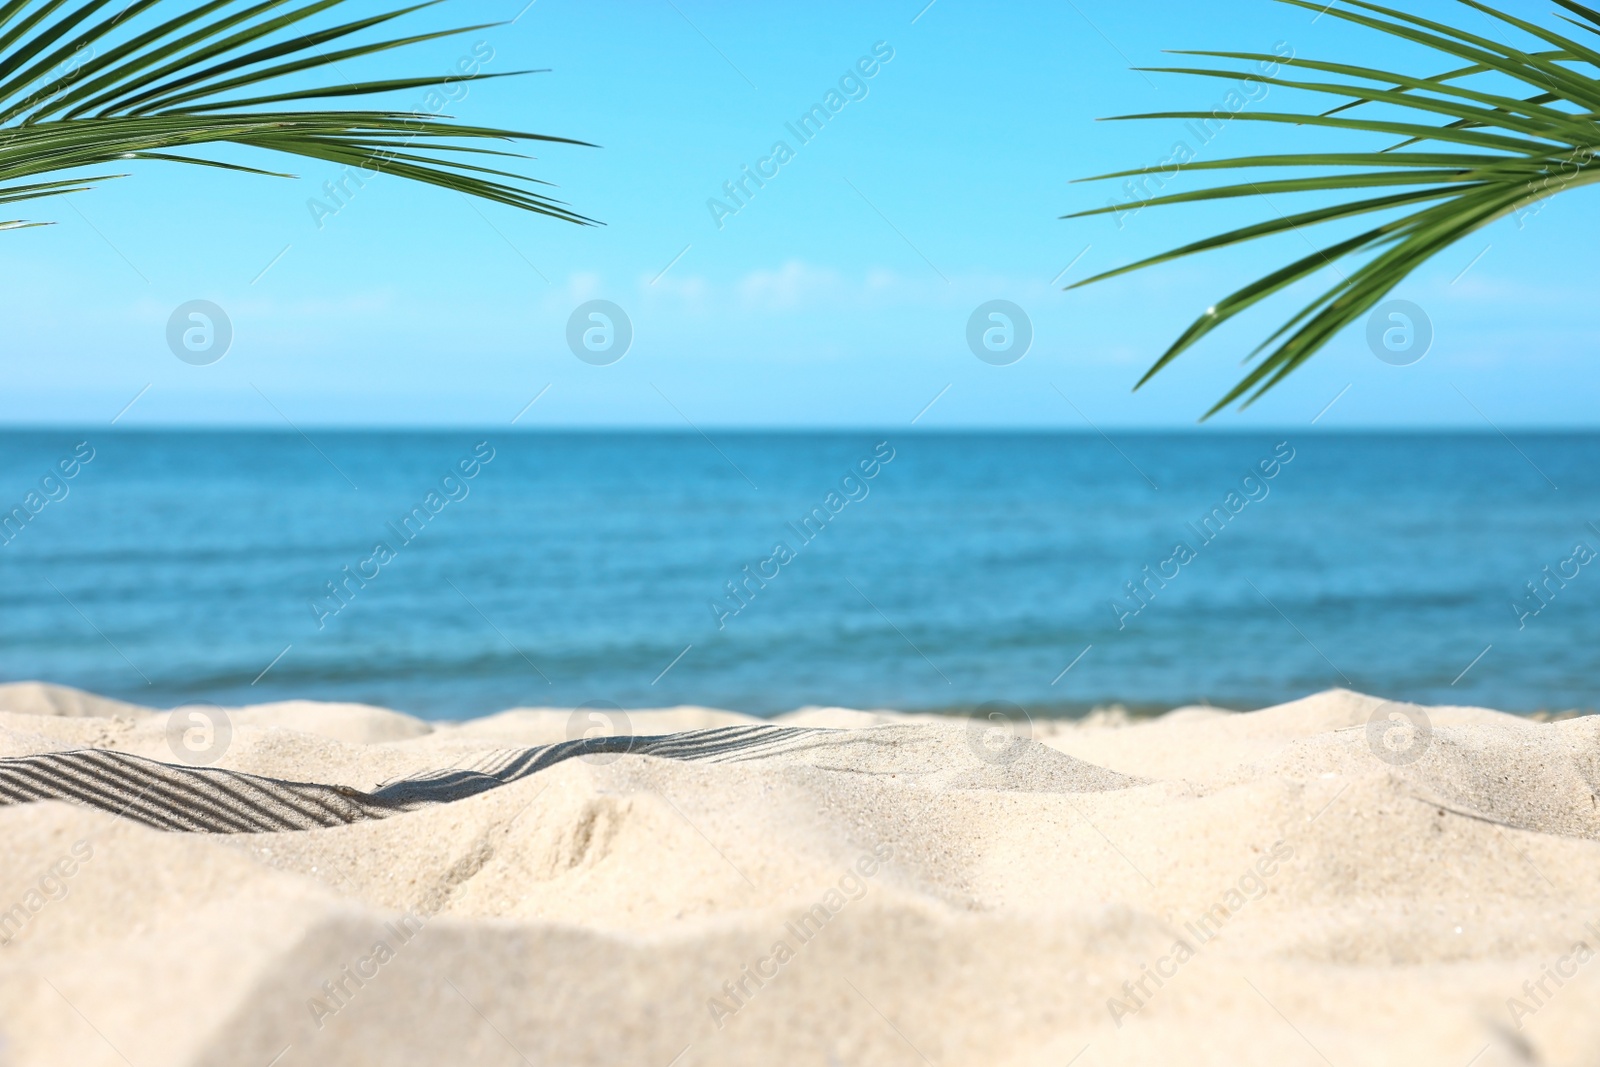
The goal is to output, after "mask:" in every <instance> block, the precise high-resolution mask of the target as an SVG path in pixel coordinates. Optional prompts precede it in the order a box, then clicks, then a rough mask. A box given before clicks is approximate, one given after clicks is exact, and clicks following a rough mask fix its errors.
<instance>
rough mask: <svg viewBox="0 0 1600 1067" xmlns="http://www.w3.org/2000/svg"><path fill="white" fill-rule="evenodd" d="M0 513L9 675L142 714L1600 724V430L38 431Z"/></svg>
mask: <svg viewBox="0 0 1600 1067" xmlns="http://www.w3.org/2000/svg"><path fill="white" fill-rule="evenodd" d="M75 450H76V451H75ZM90 452H92V458H89V459H88V461H87V462H83V461H82V457H84V456H86V455H88V454H89V453H90ZM485 459H487V462H485V461H484V460H485ZM68 470H70V471H71V472H72V476H71V477H70V478H68V477H65V476H64V475H65V472H66V471H68ZM469 472H470V475H471V476H470V477H468V476H467V475H468V473H469ZM1269 473H1270V476H1269ZM430 493H431V494H433V495H432V496H430ZM30 494H32V495H30ZM0 508H3V509H4V510H5V511H6V512H8V513H10V515H11V518H10V519H9V521H8V522H7V523H6V525H5V527H4V532H3V534H0V539H3V540H4V541H5V543H4V544H3V545H0V677H3V678H4V679H5V680H19V679H34V678H37V679H44V680H48V681H53V682H59V683H64V684H68V685H74V686H79V687H82V688H85V689H89V690H93V691H95V692H99V693H105V694H109V695H114V696H117V697H121V698H124V699H128V700H134V701H138V702H141V703H147V704H155V705H161V706H166V705H171V704H175V703H178V702H183V701H196V700H206V701H215V702H219V703H225V704H236V703H243V702H255V701H263V700H272V699H282V698H288V697H312V698H319V699H325V700H353V701H365V702H370V703H374V704H381V705H386V706H390V707H395V708H400V709H402V710H406V711H409V712H412V713H415V714H420V715H424V716H430V717H442V718H457V717H465V716H471V715H478V714H485V713H489V712H492V711H496V710H499V709H501V708H504V707H508V706H512V705H518V704H523V705H529V704H540V705H560V706H573V705H577V704H581V703H584V702H587V701H610V702H614V703H616V704H620V705H622V706H623V707H644V706H662V705H669V704H676V703H699V704H708V705H713V706H720V707H726V708H734V709H740V710H745V711H750V712H755V713H774V712H779V711H783V710H788V709H791V708H795V707H798V706H801V705H805V704H842V705H848V706H856V707H895V708H906V709H951V710H954V709H970V708H972V707H974V706H977V705H980V704H983V703H985V702H987V701H991V700H1007V701H1013V702H1016V703H1018V704H1021V705H1022V706H1023V707H1025V708H1027V709H1028V710H1029V711H1030V712H1031V713H1033V714H1035V715H1049V714H1072V713H1076V712H1081V711H1083V710H1085V709H1087V708H1089V707H1091V706H1094V705H1097V704H1106V703H1111V702H1118V703H1122V704H1125V705H1127V706H1129V707H1131V708H1135V709H1156V708H1164V707H1170V706H1173V705H1176V704H1182V703H1188V702H1196V701H1207V702H1211V703H1215V704H1219V705H1224V706H1231V707H1252V706H1261V705H1265V704H1268V703H1273V702H1277V701H1282V700H1286V699H1290V698H1293V697H1296V696H1300V695H1302V694H1305V693H1308V692H1311V691H1315V690H1319V689H1323V688H1327V687H1330V686H1340V685H1345V686H1350V687H1353V688H1356V689H1361V690H1364V691H1368V692H1373V693H1378V694H1381V695H1385V696H1389V697H1394V698H1404V699H1410V700H1417V701H1423V702H1432V703H1443V702H1450V703H1475V704H1485V705H1490V706H1494V707H1500V708H1505V709H1510V710H1522V711H1534V710H1538V709H1564V708H1569V707H1579V708H1591V707H1594V706H1595V705H1596V704H1597V703H1600V701H1597V700H1596V696H1595V691H1596V679H1597V678H1600V670H1597V668H1600V651H1597V649H1596V644H1595V639H1596V636H1597V635H1600V567H1596V566H1589V565H1588V563H1589V561H1590V555H1591V552H1592V550H1594V549H1600V531H1597V530H1596V528H1595V527H1594V526H1592V525H1590V523H1591V522H1600V435H1593V434H1519V435H1515V440H1514V441H1513V440H1508V439H1507V438H1503V437H1501V436H1499V435H1497V434H1483V435H1476V434H1455V435H1438V434H1393V435H1378V434H1337V433H1309V432H1290V433H1281V434H1275V435H1255V434H1237V435H1228V434H1215V433H1191V434H1138V433H1116V434H1113V435H1111V437H1110V438H1109V439H1108V438H1102V437H1101V436H1099V435H1098V434H1081V435H1080V434H1021V433H1019V434H1003V433H985V434H934V433H901V432H887V433H872V432H859V433H856V432H841V433H808V434H763V433H733V432H716V433H713V434H711V435H710V436H709V437H702V436H700V435H699V434H694V433H686V434H654V433H542V432H541V433H532V432H527V433H511V432H502V431H489V432H480V433H472V432H465V431H463V432H436V433H435V432H430V433H414V432H403V433H402V432H393V433H389V432H333V431H313V432H311V433H310V434H309V436H301V435H299V434H296V433H281V434H280V433H241V432H131V431H126V432H111V431H109V430H84V431H77V432H71V431H65V430H61V431H57V430H48V431H45V430H41V431H28V432H9V433H4V434H0ZM16 508H21V513H20V516H26V518H25V519H24V518H23V517H20V516H19V513H17V512H16V511H14V510H13V509H16ZM35 511H36V512H37V514H34V512H35ZM408 516H409V518H407V517H408ZM807 516H810V519H809V522H808V523H804V522H803V521H802V520H803V519H805V517H807ZM1202 520H1204V521H1202ZM1580 544H1582V545H1583V546H1584V548H1583V550H1582V551H1576V549H1577V546H1579V545H1580ZM1180 546H1181V547H1180ZM747 567H748V568H749V569H748V570H746V568H747ZM1546 567H1548V568H1549V570H1548V571H1546V570H1545V568H1546ZM1147 568H1148V569H1147ZM1130 582H1131V583H1135V585H1134V591H1133V592H1131V593H1130V587H1129V585H1128V583H1130ZM1529 582H1538V583H1542V584H1541V586H1540V595H1539V596H1538V597H1537V598H1535V597H1532V596H1530V593H1529V590H1528V588H1527V583H1529ZM329 583H333V588H334V589H335V590H336V593H335V594H330V592H329V589H330V585H329ZM729 583H732V589H733V592H732V593H730V584H729ZM1518 605H1520V606H1518ZM1485 650H1487V651H1485ZM1469 667H1470V669H1469ZM1069 668H1070V669H1069ZM1463 672H1465V673H1463Z"/></svg>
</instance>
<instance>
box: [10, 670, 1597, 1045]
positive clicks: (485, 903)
mask: <svg viewBox="0 0 1600 1067" xmlns="http://www.w3.org/2000/svg"><path fill="white" fill-rule="evenodd" d="M0 709H4V710H0V756H19V755H26V754H34V753H43V752H52V751H64V750H69V749H73V748H79V747H84V746H93V747H98V748H110V749H118V750H121V751H125V752H130V753H135V754H138V755H142V756H146V757H150V758H154V759H160V760H164V761H169V762H171V761H173V760H174V757H173V755H172V751H171V748H170V747H169V744H168V741H167V727H168V722H169V716H168V713H166V712H157V711H152V710H150V709H145V708H138V707H134V706H132V705H127V704H120V703H118V702H115V701H108V700H102V699H100V698H97V697H93V696H90V695H87V694H80V693H75V692H73V691H71V690H62V689H58V688H55V687H47V686H39V685H14V686H0ZM1391 710H1397V709H1396V706H1393V705H1390V706H1387V707H1385V706H1384V705H1383V703H1382V702H1381V701H1378V700H1376V699H1374V698H1370V697H1365V696H1360V695H1357V694H1353V693H1348V692H1342V691H1336V692H1329V693H1323V694H1320V695H1318V696H1315V697H1311V698H1308V699H1305V700H1300V701H1296V702H1294V703H1291V704H1286V705H1282V706H1280V707H1275V708H1269V709H1266V710H1264V711H1259V712H1254V713H1250V714H1231V713H1226V712H1220V711H1215V710H1208V709H1183V710H1180V711H1178V712H1175V713H1172V714H1169V715H1167V716H1164V717H1162V718H1159V719H1156V720H1152V721H1144V722H1134V723H1129V722H1127V720H1126V719H1125V718H1124V717H1121V716H1117V715H1102V716H1099V717H1097V719H1096V720H1095V721H1094V722H1091V723H1089V724H1084V725H1079V724H1071V723H1039V724H1035V726H1034V728H1033V731H1032V734H1033V737H1034V738H1035V740H1032V741H1027V742H1017V743H1016V745H1015V746H1014V747H1013V748H1006V747H1005V746H1003V745H999V744H998V743H997V742H998V740H999V739H997V738H995V737H992V736H990V737H987V738H986V737H985V736H984V735H982V734H981V733H978V732H976V728H974V729H973V730H969V728H968V726H967V725H965V724H964V723H962V722H959V721H951V720H944V719H930V718H928V717H914V716H898V715H895V714H894V713H891V712H854V711H847V710H843V709H808V710H806V711H802V712H797V713H794V714H793V715H790V716H786V717H784V718H783V719H781V720H779V721H780V722H784V723H787V724H789V725H804V726H816V727H825V728H828V729H830V730H837V731H838V732H835V733H824V734H817V735H814V736H812V737H810V738H809V739H807V740H806V743H805V744H803V745H791V746H789V747H787V748H786V749H784V751H783V752H782V753H781V754H777V755H771V756H766V757H756V758H743V759H730V760H726V761H722V762H682V761H676V760H669V759H663V758H657V757H647V756H639V755H621V756H616V757H614V758H613V757H594V758H582V759H572V760H568V761H566V762H564V763H561V764H558V765H557V766H555V767H552V768H550V769H548V770H545V771H541V772H539V773H537V774H535V775H532V776H531V777H528V778H525V779H522V780H520V781H517V782H513V783H511V784H508V785H505V786H502V787H500V788H497V789H494V790H492V791H489V792H486V793H483V794H480V795H478V796H475V797H472V798H470V799H466V800H462V801H458V802H456V803H453V804H447V805H438V806H434V807H430V808H427V809H425V810H421V811H415V812H411V813H408V814H404V815H398V816H395V817H393V818H390V819H386V820H382V821H372V822H363V823H357V824H354V825H350V826H342V827H338V828H334V829H326V830H314V831H304V832H295V833H279V834H261V835H217V836H212V835H199V834H176V833H163V832H158V831H155V830H150V829H146V828H145V827H142V826H140V825H136V824H135V823H133V822H131V821H130V820H128V819H125V818H123V819H119V818H117V817H115V816H114V815H111V814H108V813H105V812H100V811H95V810H90V809H86V808H82V807H77V806H74V805H71V804H68V803H64V802H58V801H52V802H46V803H35V804H25V805H12V806H3V807H0V840H3V841H4V860H3V862H0V940H5V939H6V938H7V937H9V938H10V941H9V943H8V944H6V945H5V947H4V948H0V1065H4V1067H21V1065H33V1064H41V1065H43V1064H50V1065H57V1064H83V1065H98V1064H115V1065H126V1064H132V1065H135V1067H147V1065H149V1067H155V1065H158V1064H160V1065H174V1064H216V1065H230V1067H231V1065H250V1067H268V1065H269V1064H277V1065H279V1067H292V1065H296V1064H341V1065H354V1064H379V1063H384V1064H396V1063H404V1064H442V1063H470V1064H507V1065H512V1064H524V1063H531V1064H539V1065H544V1064H606V1065H611V1064H638V1065H643V1067H695V1065H702V1064H728V1065H733V1064H741V1065H742V1064H756V1063H760V1064H818V1065H828V1064H840V1065H856V1064H873V1065H877V1064H887V1065H898V1064H907V1065H923V1064H933V1065H937V1067H954V1065H961V1064H973V1065H980V1064H981V1065H999V1067H1005V1065H1023V1064H1028V1065H1033V1064H1038V1065H1052V1067H1064V1065H1067V1064H1068V1063H1075V1064H1077V1065H1083V1067H1090V1065H1111V1064H1169V1063H1184V1064H1241V1063H1249V1064H1255V1063H1260V1064H1274V1065H1277V1064H1287V1065H1294V1064H1308V1065H1309V1064H1325V1065H1333V1067H1358V1065H1368V1064H1397V1065H1398V1064H1405V1065H1412V1064H1440V1065H1442V1067H1468V1064H1471V1065H1472V1067H1502V1065H1506V1064H1534V1063H1538V1064H1571V1065H1594V1064H1600V1011H1596V1010H1595V1009H1596V1008H1597V1007H1600V961H1596V960H1594V959H1591V954H1590V952H1589V949H1590V948H1593V949H1595V950H1597V951H1600V799H1597V793H1600V718H1583V719H1574V720H1569V721H1563V722H1554V723H1536V722H1532V721H1529V720H1527V719H1523V718H1518V717H1513V716H1509V715H1503V714H1501V713H1498V712H1494V711H1487V710H1481V709H1473V708H1429V709H1426V710H1425V714H1426V716H1427V717H1428V719H1429V720H1430V721H1431V728H1432V732H1431V736H1429V737H1427V738H1425V739H1424V738H1421V736H1420V735H1416V734H1414V733H1412V732H1410V728H1409V727H1402V726H1400V725H1393V726H1392V729H1391V737H1390V740H1391V741H1395V742H1398V743H1402V744H1403V743H1405V742H1406V741H1407V740H1408V739H1409V740H1413V741H1419V743H1420V744H1421V745H1422V748H1421V749H1420V752H1421V754H1420V757H1419V758H1417V759H1416V760H1415V761H1414V762H1409V763H1401V764H1395V763H1391V762H1388V761H1385V760H1383V759H1380V758H1379V757H1378V756H1377V755H1376V754H1375V753H1374V749H1373V747H1372V745H1371V743H1370V742H1371V741H1372V740H1373V738H1372V736H1370V735H1369V732H1368V730H1367V722H1368V719H1369V718H1370V717H1371V716H1372V715H1373V713H1374V712H1375V711H1381V713H1382V714H1384V715H1387V713H1388V711H1391ZM1412 710H1413V712H1414V711H1415V709H1412ZM180 714H181V712H180ZM229 717H230V720H231V723H232V728H233V736H232V741H231V744H230V745H229V747H228V749H227V751H226V753H225V754H224V755H223V757H222V758H221V760H220V761H219V762H218V763H216V764H215V765H216V766H220V767H225V768H231V769H235V770H241V771H248V772H251V773H254V774H260V775H267V776H273V777H277V778H282V779H288V780H295V781H310V782H322V783H330V784H339V785H346V786H349V787H352V788H355V789H360V790H367V789H371V788H373V787H375V786H377V785H379V784H380V783H383V782H385V781H389V780H392V779H395V778H397V777H402V776H405V775H409V774H414V773H417V772H421V771H427V770H433V769H439V768H444V767H450V766H463V765H466V764H467V763H469V762H471V761H473V760H475V759H481V758H482V757H483V756H484V754H485V753H487V752H489V751H492V750H496V749H506V748H516V747H520V746H528V745H539V744H547V743H551V742H555V741H560V740H563V739H565V738H566V737H567V731H568V725H569V719H570V714H569V713H568V712H567V711H564V710H558V709H518V710H514V711H509V712H505V713H502V714H500V715H496V716H491V717H488V718H485V719H479V720H476V721H474V722H470V723H465V724H428V723H423V722H420V721H418V720H415V719H412V718H409V717H407V716H403V715H399V714H396V713H394V712H389V711H385V710H383V709H378V708H369V707H364V706H358V705H326V704H320V705H319V704H311V703H306V702H294V703H286V704H275V705H261V706H256V707H252V708H244V709H230V711H229ZM628 717H629V720H630V721H631V725H632V729H633V731H634V732H635V733H640V734H645V733H652V734H655V733H668V732H672V731H676V730H682V729H691V728H702V727H706V726H716V725H726V724H732V723H743V722H749V721H753V720H749V719H747V718H746V717H744V716H740V715H734V714H730V713H726V712H717V711H711V710H707V709H701V708H674V709H666V710H658V711H634V712H630V713H629V714H628ZM985 741H987V742H988V747H986V746H985V744H984V743H983V742H985ZM997 751H998V752H1000V753H1001V756H996V755H995V753H996V752H997ZM1384 751H1389V750H1387V749H1385V750H1384ZM985 755H986V756H987V757H988V758H984V756H985ZM75 849H76V851H75ZM875 851H876V854H877V856H878V857H887V859H886V860H881V861H880V860H879V859H877V858H873V857H874V852H875ZM85 856H87V858H86V859H85V858H84V857H85ZM52 868H53V869H54V872H55V873H52ZM1262 872H1266V873H1265V874H1263V873H1262ZM18 905H20V906H21V907H22V913H21V914H22V918H21V919H20V920H13V923H12V925H11V926H5V925H4V922H5V914H6V913H8V912H9V913H12V914H15V908H16V907H17V906H18ZM819 905H820V910H819V911H814V912H813V911H812V910H813V909H817V908H818V906H819ZM1208 910H1209V911H1210V914H1211V916H1212V917H1211V919H1210V920H1209V922H1208V924H1207V925H1204V926H1202V920H1203V919H1204V917H1205V916H1206V914H1207V912H1208ZM808 912H812V913H813V915H814V918H813V919H812V922H813V923H814V924H816V925H815V926H813V927H808V928H807V932H808V933H809V936H808V937H807V938H805V939H803V938H802V937H801V936H800V934H799V933H797V932H796V929H795V926H794V925H791V924H795V923H797V922H798V921H799V920H800V919H801V918H802V916H804V915H806V914H807V913H808ZM406 914H409V915H410V916H411V918H410V919H403V918H402V916H403V915H406ZM820 920H825V923H824V922H821V921H820ZM397 923H404V924H406V929H405V931H402V930H401V928H400V927H398V926H396V925H395V924H397ZM386 924H388V925H386ZM1189 924H1193V928H1191V925H1189ZM1586 924H1589V925H1586ZM406 931H409V932H406ZM1212 935H1214V936H1212ZM379 942H382V943H383V947H382V948H381V949H379V948H377V946H378V943H379ZM779 942H783V947H782V950H781V951H776V952H775V950H777V949H778V948H779V945H778V943H779ZM1580 942H1583V943H1584V944H1585V947H1584V948H1582V949H1581V950H1578V951H1576V952H1575V946H1576V945H1577V944H1578V943H1580ZM1180 957H1181V959H1180ZM346 968H349V969H351V970H349V971H347V970H346ZM746 968H751V970H748V971H747V970H746ZM1149 968H1158V969H1159V970H1161V971H1162V972H1164V973H1165V975H1166V976H1165V977H1162V978H1161V979H1160V980H1159V984H1158V982H1157V980H1156V979H1154V978H1152V977H1150V976H1149V975H1150V973H1151V972H1150V971H1149V970H1148V969H1149ZM351 973H357V974H360V973H364V974H366V975H368V976H369V977H367V978H365V979H363V980H361V981H360V982H359V984H358V980H357V979H356V978H351V977H346V975H348V974H351ZM757 973H764V974H767V975H773V977H770V978H764V979H761V980H760V981H759V983H758V980H757V979H756V978H755V977H749V976H751V975H755V974H757ZM334 982H342V983H343V986H344V991H343V992H339V993H338V995H337V996H330V995H329V993H328V992H327V991H326V990H325V989H324V983H334ZM741 982H742V983H743V986H744V989H743V991H742V992H741V991H740V990H739V989H737V988H735V987H736V986H737V985H738V984H739V983H741ZM1125 983H1128V985H1126V986H1125ZM1524 983H1529V985H1528V986H1526V987H1525V985H1524ZM1541 983H1542V989H1541ZM1141 984H1142V987H1143V988H1142V989H1141V988H1140V985H1141ZM730 991H731V992H732V993H734V994H737V996H736V997H735V996H730V995H729V993H730ZM714 1005H715V1008H714V1007H713V1006H714ZM274 1057H281V1058H279V1059H276V1060H275V1059H274ZM1074 1057H1077V1058H1076V1060H1074Z"/></svg>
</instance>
